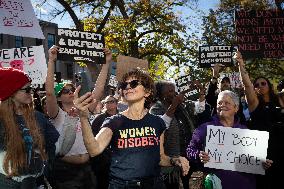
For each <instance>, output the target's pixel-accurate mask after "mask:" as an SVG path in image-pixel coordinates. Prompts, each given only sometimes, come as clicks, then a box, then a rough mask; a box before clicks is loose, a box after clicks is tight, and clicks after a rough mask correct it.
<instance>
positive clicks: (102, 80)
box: [89, 48, 112, 112]
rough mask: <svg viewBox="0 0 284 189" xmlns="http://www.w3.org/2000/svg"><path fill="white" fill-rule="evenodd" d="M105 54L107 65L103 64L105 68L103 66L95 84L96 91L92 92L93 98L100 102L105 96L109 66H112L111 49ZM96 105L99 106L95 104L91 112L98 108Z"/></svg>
mask: <svg viewBox="0 0 284 189" xmlns="http://www.w3.org/2000/svg"><path fill="white" fill-rule="evenodd" d="M104 53H105V55H106V63H105V64H103V66H102V69H101V71H100V74H99V76H98V78H97V81H96V83H95V87H94V90H93V92H92V95H93V98H94V99H96V100H97V101H100V99H101V97H102V96H103V94H104V88H105V84H106V80H107V75H108V70H109V66H110V64H111V61H112V54H111V51H110V50H109V49H106V48H104ZM96 105H97V104H96V103H93V104H92V105H91V106H90V107H89V109H90V111H92V112H93V111H94V110H95V108H96Z"/></svg>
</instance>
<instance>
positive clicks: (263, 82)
mask: <svg viewBox="0 0 284 189" xmlns="http://www.w3.org/2000/svg"><path fill="white" fill-rule="evenodd" d="M266 85H267V83H266V82H265V81H262V82H260V83H256V84H254V87H255V88H258V87H260V86H266Z"/></svg>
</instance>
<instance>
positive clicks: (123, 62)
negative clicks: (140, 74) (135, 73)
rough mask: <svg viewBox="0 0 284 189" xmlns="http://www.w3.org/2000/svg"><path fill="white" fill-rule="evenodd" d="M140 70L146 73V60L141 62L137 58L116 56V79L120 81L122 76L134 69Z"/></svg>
mask: <svg viewBox="0 0 284 189" xmlns="http://www.w3.org/2000/svg"><path fill="white" fill-rule="evenodd" d="M137 67H139V68H141V69H143V70H145V71H148V62H147V60H142V59H138V58H133V57H130V56H123V55H118V56H117V65H116V79H117V81H121V79H122V76H123V75H124V74H125V73H127V72H128V71H130V70H131V69H134V68H137Z"/></svg>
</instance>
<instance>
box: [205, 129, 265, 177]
mask: <svg viewBox="0 0 284 189" xmlns="http://www.w3.org/2000/svg"><path fill="white" fill-rule="evenodd" d="M268 138H269V133H268V132H266V131H256V130H249V129H239V128H227V127H222V126H214V125H209V126H208V127H207V136H206V147H205V151H206V152H207V153H208V154H209V156H210V161H209V162H208V163H206V164H204V166H205V167H210V168H216V169H224V170H232V171H239V172H246V173H253V174H262V175H264V174H265V170H264V168H263V167H262V162H264V161H266V155H267V147H268Z"/></svg>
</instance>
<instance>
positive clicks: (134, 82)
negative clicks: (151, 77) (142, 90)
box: [120, 80, 141, 90]
mask: <svg viewBox="0 0 284 189" xmlns="http://www.w3.org/2000/svg"><path fill="white" fill-rule="evenodd" d="M128 84H129V86H130V88H131V89H134V88H136V87H137V86H138V85H140V84H141V82H140V81H139V80H132V81H130V82H122V83H120V88H121V89H122V90H125V89H126V88H127V86H128Z"/></svg>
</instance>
